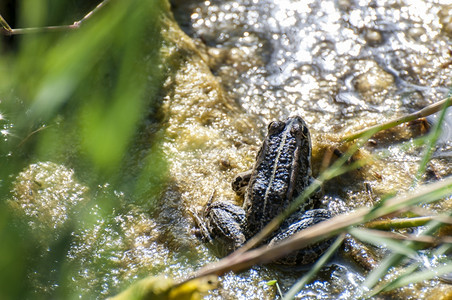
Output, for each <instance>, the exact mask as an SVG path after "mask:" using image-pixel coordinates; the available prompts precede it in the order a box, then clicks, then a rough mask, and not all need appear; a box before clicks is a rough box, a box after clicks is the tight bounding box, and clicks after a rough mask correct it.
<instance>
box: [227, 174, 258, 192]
mask: <svg viewBox="0 0 452 300" xmlns="http://www.w3.org/2000/svg"><path fill="white" fill-rule="evenodd" d="M252 173H253V170H248V171H246V172H242V173H239V174H237V175H236V176H235V178H234V181H232V184H231V185H232V190H233V191H234V192H235V193H236V194H237V195H238V196H240V197H241V196H243V195H245V191H246V188H247V187H248V183H249V182H250V178H251V174H252Z"/></svg>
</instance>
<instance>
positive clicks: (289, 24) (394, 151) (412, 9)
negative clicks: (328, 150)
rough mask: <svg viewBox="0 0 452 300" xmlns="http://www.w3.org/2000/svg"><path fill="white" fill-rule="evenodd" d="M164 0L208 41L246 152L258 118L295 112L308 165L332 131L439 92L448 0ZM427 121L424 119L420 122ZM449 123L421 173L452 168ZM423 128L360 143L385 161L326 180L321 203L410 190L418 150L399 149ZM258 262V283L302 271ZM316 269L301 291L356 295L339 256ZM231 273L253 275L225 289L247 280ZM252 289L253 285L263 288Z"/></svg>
mask: <svg viewBox="0 0 452 300" xmlns="http://www.w3.org/2000/svg"><path fill="white" fill-rule="evenodd" d="M173 2H174V3H173V6H174V7H173V10H174V12H175V16H176V19H177V20H178V22H179V24H180V26H181V27H182V29H183V30H184V31H185V32H186V33H187V34H188V35H190V36H191V37H192V38H194V39H195V40H196V41H198V44H199V45H206V49H205V51H206V52H207V54H208V55H209V66H210V69H211V71H212V73H213V74H214V75H215V76H216V77H217V79H218V80H219V81H220V83H221V85H222V86H223V87H225V89H226V91H227V93H228V97H230V98H232V99H233V100H234V101H235V103H236V104H237V105H238V107H239V108H240V110H241V116H240V118H249V119H250V120H252V121H251V122H252V123H253V125H254V124H255V125H254V130H255V131H256V130H257V132H256V133H255V134H256V135H254V136H252V141H253V142H251V146H249V147H250V148H252V149H253V147H254V150H255V147H256V144H254V141H255V140H261V139H262V137H263V135H264V134H265V128H266V124H268V123H269V122H270V121H272V120H282V119H285V118H286V117H287V116H289V115H300V116H302V117H303V118H304V119H305V121H306V122H307V124H308V126H310V128H311V134H312V135H313V140H314V153H313V156H314V157H313V160H314V166H316V165H317V166H318V165H319V163H318V164H317V162H318V161H319V160H321V157H322V155H323V152H322V150H319V149H322V147H325V144H334V140H335V137H336V136H340V135H343V134H345V133H347V132H353V131H356V130H359V129H361V128H363V127H366V126H370V125H373V124H376V123H382V122H384V121H385V120H388V119H390V118H394V117H397V116H401V115H403V114H407V113H411V112H413V111H416V110H419V109H421V108H423V107H425V106H426V105H428V104H431V103H434V102H436V101H439V100H441V99H443V98H445V97H446V96H447V93H448V92H449V87H450V85H451V82H452V81H451V78H450V69H451V68H450V65H449V61H450V60H451V58H452V57H451V52H450V46H451V43H450V37H451V32H450V19H451V16H450V14H451V12H452V7H451V6H448V5H447V4H448V3H446V1H444V2H442V3H441V1H439V2H438V1H435V2H428V1H427V2H426V1H389V2H385V1H257V0H254V1H203V2H199V1H192V2H190V1H188V2H185V1H184V2H183V1H173ZM435 118H436V117H435V116H433V117H429V118H428V119H427V121H428V124H426V126H429V124H432V123H433V122H434V120H435ZM451 124H452V113H451V112H448V114H447V116H446V121H445V123H444V124H443V134H442V136H441V137H440V139H439V142H438V146H437V148H436V151H435V153H434V157H435V158H434V159H433V160H432V161H431V163H430V164H429V166H428V168H429V171H428V174H427V176H425V178H424V179H425V180H427V181H431V180H436V179H437V178H440V177H443V176H448V175H450V173H451V167H450V158H451V157H450V153H451V152H450V151H451V145H452V144H451V142H452V140H451V139H450V130H449V129H448V128H450V126H451ZM422 126H424V125H420V123H414V124H411V125H408V126H402V128H398V129H395V130H393V131H390V132H386V133H383V134H380V135H378V136H376V137H375V141H374V143H372V144H368V145H367V146H366V147H365V149H363V151H366V153H373V154H380V155H382V156H383V157H384V158H383V159H382V160H381V161H380V162H376V163H374V164H372V165H371V166H368V167H367V168H365V169H364V170H361V172H359V174H356V173H354V174H346V175H344V176H341V178H339V179H337V180H334V181H333V182H331V183H329V184H327V186H325V190H326V193H327V194H328V195H330V198H329V200H331V201H330V202H329V203H327V205H328V206H329V207H330V208H331V209H332V210H336V211H337V212H344V211H349V210H351V209H353V208H355V207H360V206H362V205H370V204H371V203H372V202H373V201H374V200H375V199H378V197H379V196H381V195H383V194H385V193H387V192H391V191H395V190H406V189H408V188H409V186H410V185H411V184H412V182H413V180H414V176H415V174H416V170H417V166H418V163H419V161H420V157H421V155H422V153H423V152H422V151H423V150H422V148H419V147H414V146H411V147H409V149H408V150H407V148H406V147H401V143H402V142H404V141H409V140H410V139H411V138H413V137H417V136H420V135H422V134H424V133H425V129H423V128H422ZM245 134H246V135H247V136H249V134H250V133H246V132H245ZM257 145H258V144H257ZM316 146H317V150H316V149H315V148H316ZM244 147H247V146H246V145H245V146H244ZM238 149H241V148H240V147H238ZM238 156H239V157H240V154H239V155H238ZM229 157H230V156H229ZM234 158H235V159H239V158H237V157H235V156H234ZM231 160H233V159H231ZM249 166H251V164H250V163H249V164H248V167H249ZM237 169H238V170H237V171H243V170H242V169H240V166H238V167H237ZM245 169H246V168H245ZM234 171H235V170H234ZM226 172H229V170H227V171H226ZM315 172H319V168H317V169H316V168H315V169H314V173H315ZM433 174H436V175H433ZM365 184H366V186H367V187H369V186H370V187H371V190H372V191H373V193H374V195H373V196H372V197H369V196H368V194H367V191H366V188H365ZM225 193H226V195H228V197H229V198H230V197H231V196H230V194H228V192H227V191H226V192H225ZM230 199H231V198H230ZM204 202H205V200H204ZM202 203H203V201H201V204H202ZM440 207H441V205H440ZM443 207H444V206H443ZM445 207H447V205H446V206H445ZM259 270H260V272H261V273H260V274H261V276H262V280H265V279H266V278H271V279H278V281H279V282H280V284H281V285H282V286H283V289H286V288H287V287H289V286H290V285H291V284H292V283H293V282H294V280H295V278H297V277H300V274H297V273H296V272H295V273H294V274H292V273H291V272H288V273H279V272H277V273H273V272H274V271H273V270H267V269H265V270H261V269H259ZM323 274H324V276H325V277H324V278H327V279H326V280H325V279H323V280H322V279H319V280H318V281H315V282H314V283H312V284H311V285H310V286H309V288H308V289H306V290H305V291H303V292H301V293H300V294H299V297H300V298H302V299H304V298H306V299H308V298H310V297H314V298H315V297H317V298H319V299H320V298H322V299H330V298H331V297H334V298H335V299H349V298H351V297H352V296H351V295H355V296H356V297H359V296H357V295H358V294H357V288H358V287H359V285H360V282H362V280H363V273H362V272H355V271H354V270H353V267H352V266H350V264H347V263H345V264H344V262H342V263H341V262H337V263H336V264H333V265H331V267H329V268H328V269H327V270H326V271H324V273H323ZM325 274H326V275H325ZM267 276H269V277H267ZM230 278H234V279H231V280H232V282H234V281H240V280H244V278H247V279H248V280H250V278H252V276H250V274H242V275H240V276H238V277H228V276H226V278H225V279H224V284H226V286H225V287H224V291H222V292H220V294H221V295H223V296H225V295H229V297H231V298H232V297H233V295H238V294H237V293H240V292H243V293H245V292H246V291H249V290H252V289H253V287H251V286H248V287H246V288H245V287H237V286H236V285H234V284H232V286H231V285H230V283H229V282H230V281H229V280H230ZM432 285H434V284H433V283H432V282H430V283H427V284H426V286H432ZM260 286H262V284H260ZM260 286H259V285H257V286H256V287H255V289H256V291H260V292H262V290H261V288H260ZM231 290H232V291H231ZM428 291H430V290H429V289H427V288H425V289H423V286H417V287H413V288H412V289H411V290H410V289H409V288H408V289H405V290H403V289H402V290H400V291H399V294H398V296H397V297H402V298H407V299H408V298H410V297H413V295H417V296H414V297H420V295H424V293H427V292H428ZM252 293H253V292H251V294H252ZM264 294H265V295H266V297H270V298H271V297H272V296H271V293H270V294H267V293H264ZM333 295H334V296H333Z"/></svg>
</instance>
